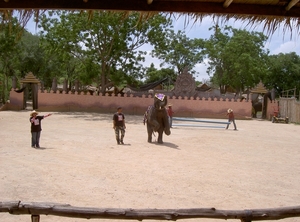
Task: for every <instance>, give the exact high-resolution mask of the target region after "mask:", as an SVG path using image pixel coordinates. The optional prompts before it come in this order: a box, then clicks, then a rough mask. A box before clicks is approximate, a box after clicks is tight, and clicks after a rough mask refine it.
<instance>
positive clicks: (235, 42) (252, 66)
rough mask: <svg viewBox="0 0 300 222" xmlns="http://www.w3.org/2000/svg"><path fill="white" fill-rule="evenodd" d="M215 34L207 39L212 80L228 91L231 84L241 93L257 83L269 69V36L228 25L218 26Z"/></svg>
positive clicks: (209, 72) (222, 91)
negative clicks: (266, 43)
mask: <svg viewBox="0 0 300 222" xmlns="http://www.w3.org/2000/svg"><path fill="white" fill-rule="evenodd" d="M211 29H214V34H213V35H212V36H211V37H210V39H208V40H207V42H206V50H205V52H206V53H207V57H208V59H209V65H210V67H209V68H208V74H209V75H210V76H212V78H211V80H212V82H213V83H214V84H216V85H218V86H219V87H220V90H221V93H226V91H227V89H228V87H230V86H231V87H232V88H234V89H235V91H236V92H237V93H239V92H243V91H244V90H245V89H248V88H252V87H254V86H255V85H256V84H257V83H258V82H259V81H260V80H261V79H262V78H263V77H264V75H266V74H267V72H268V66H267V59H268V56H267V55H268V51H265V50H264V48H263V47H264V43H265V41H266V40H267V37H266V36H264V35H263V34H262V33H260V32H248V31H246V30H238V29H234V28H232V27H228V26H226V27H225V28H224V30H222V29H221V28H220V27H218V26H214V27H212V28H211Z"/></svg>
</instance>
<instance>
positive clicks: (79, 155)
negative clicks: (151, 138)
mask: <svg viewBox="0 0 300 222" xmlns="http://www.w3.org/2000/svg"><path fill="white" fill-rule="evenodd" d="M123 111H124V113H125V116H126V125H127V130H126V136H125V140H124V142H125V145H117V143H116V141H115V139H114V131H113V129H112V114H98V113H53V115H52V116H50V117H48V118H46V119H44V120H43V121H42V128H43V131H42V134H41V142H40V145H41V147H42V148H41V149H34V148H31V144H30V140H31V134H30V123H29V114H30V111H19V112H14V111H2V112H0V126H1V130H0V138H1V143H0V168H1V171H0V178H1V182H0V197H1V199H0V201H18V200H20V201H26V202H54V203H61V204H64V203H66V204H70V205H72V206H77V207H96V208H135V209H141V208H160V209H169V208H173V209H174V208H175V209H177V208H210V207H214V208H216V209H220V210H244V209H257V208H277V207H287V206H298V205H300V190H299V187H300V173H299V172H300V148H299V142H300V139H299V135H300V126H299V125H295V124H280V123H272V122H270V121H259V120H237V121H236V124H237V127H238V131H234V130H233V126H230V128H229V130H225V129H224V128H215V126H218V127H220V126H223V125H220V124H208V123H187V122H184V124H197V125H199V127H186V126H178V125H177V126H174V127H173V128H172V129H171V132H172V134H171V135H170V136H166V135H164V137H163V140H164V144H157V143H148V142H147V133H146V127H145V126H144V125H143V123H142V120H143V117H142V116H130V115H126V110H123ZM43 114H47V113H41V115H43ZM214 121H226V120H225V119H224V120H214ZM173 124H174V125H175V124H182V123H180V122H176V121H174V122H173ZM155 139H156V138H155ZM0 221H1V222H2V221H3V222H15V221H31V219H30V215H21V216H16V215H10V214H8V213H0ZM49 221H51V222H53V221H55V222H70V221H72V222H77V221H78V222H82V221H87V220H86V219H77V218H66V217H56V216H46V215H42V216H41V222H49ZM91 221H103V220H100V219H92V220H91ZM106 221H109V220H106ZM118 221H120V220H118ZM146 221H149V220H146ZM183 221H207V222H215V221H216V222H217V221H224V220H220V219H198V220H183ZM228 221H236V222H237V221H239V220H228ZM292 221H293V222H295V221H300V218H290V219H285V220H284V222H292Z"/></svg>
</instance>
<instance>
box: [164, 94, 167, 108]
mask: <svg viewBox="0 0 300 222" xmlns="http://www.w3.org/2000/svg"><path fill="white" fill-rule="evenodd" d="M167 104H168V98H167V96H165V98H164V107H166V106H167Z"/></svg>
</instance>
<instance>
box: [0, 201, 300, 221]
mask: <svg viewBox="0 0 300 222" xmlns="http://www.w3.org/2000/svg"><path fill="white" fill-rule="evenodd" d="M0 212H2V213H3V212H4V213H5V212H6V213H10V214H13V215H20V214H29V215H31V221H32V222H39V221H40V215H54V216H60V217H72V218H85V219H96V218H97V219H120V220H139V221H141V220H145V219H151V220H180V219H192V218H209V219H224V220H228V219H237V220H241V221H242V222H251V221H260V220H280V219H285V218H290V217H300V206H293V207H282V208H269V209H248V210H219V209H215V208H189V209H131V208H125V209H124V208H87V207H73V206H71V205H68V204H59V203H35V202H21V201H10V202H0Z"/></svg>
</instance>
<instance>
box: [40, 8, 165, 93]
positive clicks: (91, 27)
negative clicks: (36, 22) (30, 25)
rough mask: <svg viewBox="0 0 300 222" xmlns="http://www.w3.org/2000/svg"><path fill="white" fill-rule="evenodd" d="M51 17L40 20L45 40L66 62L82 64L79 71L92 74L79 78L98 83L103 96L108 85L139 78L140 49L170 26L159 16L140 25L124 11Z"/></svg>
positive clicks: (142, 56)
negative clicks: (75, 59)
mask: <svg viewBox="0 0 300 222" xmlns="http://www.w3.org/2000/svg"><path fill="white" fill-rule="evenodd" d="M52 15H53V14H52V13H50V17H49V16H48V17H47V16H46V15H44V16H43V18H42V22H41V27H42V28H43V29H44V32H42V35H43V37H44V39H45V40H47V42H49V44H50V46H51V47H52V49H53V50H55V51H57V52H59V53H62V54H64V59H65V60H68V59H70V57H75V58H77V59H78V61H81V64H80V69H78V70H81V71H83V70H85V71H92V72H91V73H86V72H85V73H84V74H82V73H81V75H82V78H85V77H86V78H91V79H93V80H94V81H97V83H98V84H99V85H101V92H102V93H105V91H106V88H107V87H109V86H111V85H115V86H116V85H122V84H126V83H132V82H134V81H135V79H138V78H142V75H141V73H142V72H141V69H142V65H141V62H142V61H144V54H145V52H142V51H139V48H140V47H141V46H143V45H144V44H146V43H148V42H150V39H151V41H152V42H156V41H158V40H157V38H158V36H160V35H161V34H162V33H164V32H163V31H164V30H165V27H167V26H168V25H169V24H170V21H169V20H168V19H166V18H165V17H164V16H162V15H156V16H154V17H152V18H150V19H148V20H147V21H145V22H139V20H140V19H141V18H140V17H139V16H140V15H139V14H138V13H130V15H129V16H128V14H127V12H109V11H95V12H94V13H93V15H92V17H89V16H90V14H89V13H87V12H73V13H68V12H65V11H64V12H57V14H56V15H55V16H54V17H53V16H52ZM57 16H59V18H58V17H57ZM66 30H68V32H66ZM155 33H158V34H157V35H155ZM83 66H87V67H86V68H83ZM96 70H97V71H98V72H96Z"/></svg>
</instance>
